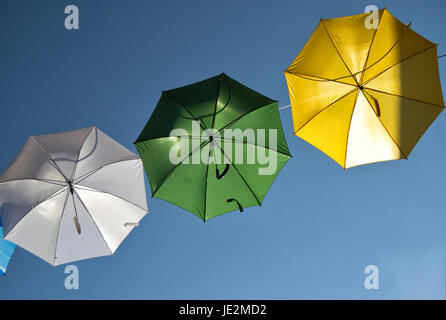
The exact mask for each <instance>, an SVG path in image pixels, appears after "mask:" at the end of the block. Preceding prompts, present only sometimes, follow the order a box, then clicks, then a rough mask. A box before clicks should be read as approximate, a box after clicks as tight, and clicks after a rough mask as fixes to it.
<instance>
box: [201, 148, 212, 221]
mask: <svg viewBox="0 0 446 320" xmlns="http://www.w3.org/2000/svg"><path fill="white" fill-rule="evenodd" d="M209 150H210V149H209ZM208 173H209V161H208V163H207V165H206V177H205V180H204V213H203V221H204V222H206V212H207V197H208Z"/></svg>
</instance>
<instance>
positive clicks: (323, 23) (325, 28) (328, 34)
mask: <svg viewBox="0 0 446 320" xmlns="http://www.w3.org/2000/svg"><path fill="white" fill-rule="evenodd" d="M322 25H323V26H324V30H325V32H326V33H327V36H328V38H329V39H330V42H331V44H332V45H333V47H334V48H335V50H336V52H337V53H338V55H339V58H341V60H342V62H343V63H344V65H345V67H346V68H347V70H348V72H350V75H351V77H352V78H353V80H355V82H356V84H358V85H359V83H358V81H357V80H356V78H355V77H354V76H353V74H352V72H351V71H350V69H349V67H348V66H347V64H346V63H345V61H344V59H343V58H342V56H341V54H340V53H339V50H338V48H337V47H336V45H335V44H334V42H333V39H332V38H331V36H330V33H329V32H328V30H327V27H326V26H325V22H324V21H322Z"/></svg>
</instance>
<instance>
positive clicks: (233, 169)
mask: <svg viewBox="0 0 446 320" xmlns="http://www.w3.org/2000/svg"><path fill="white" fill-rule="evenodd" d="M135 144H136V148H137V150H138V152H139V154H140V156H141V158H142V161H143V164H144V168H145V170H146V172H147V176H148V179H149V183H150V188H151V190H152V197H156V198H159V199H163V200H165V201H168V202H170V203H173V204H175V205H177V206H179V207H181V208H184V209H186V210H188V211H190V212H191V213H193V214H194V215H196V216H197V217H199V218H201V219H203V220H204V221H206V220H209V219H211V218H214V217H216V216H218V215H221V214H224V213H227V212H231V211H234V210H239V211H241V212H243V210H244V208H247V207H251V206H256V205H261V204H262V201H263V199H264V198H265V196H266V194H267V192H268V190H269V188H270V187H271V184H272V183H273V181H274V179H275V178H276V177H277V175H278V173H279V171H280V170H281V169H282V167H283V166H284V165H285V163H286V162H287V161H288V160H289V158H290V157H291V156H290V153H289V150H288V146H287V143H286V140H285V136H284V133H283V129H282V125H281V122H280V116H279V111H278V108H277V101H274V100H272V99H270V98H267V97H265V96H263V95H261V94H260V93H258V92H256V91H254V90H251V89H249V88H247V87H246V86H244V85H242V84H241V83H239V82H237V81H235V80H234V79H231V78H230V77H228V76H227V75H225V74H221V75H218V76H216V77H213V78H210V79H207V80H203V81H200V82H197V83H194V84H191V85H188V86H185V87H181V88H177V89H173V90H169V91H163V93H162V95H161V98H160V100H159V102H158V104H157V106H156V108H155V111H154V112H153V114H152V116H151V117H150V119H149V121H148V122H147V124H146V126H145V128H144V130H143V131H142V133H141V134H140V136H139V138H138V140H136V142H135Z"/></svg>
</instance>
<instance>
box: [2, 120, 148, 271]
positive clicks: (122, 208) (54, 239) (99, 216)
mask: <svg viewBox="0 0 446 320" xmlns="http://www.w3.org/2000/svg"><path fill="white" fill-rule="evenodd" d="M0 204H1V207H0V216H1V219H2V221H3V228H4V234H5V239H7V240H9V241H11V242H13V243H15V244H17V245H19V246H21V247H23V248H24V249H26V250H28V251H30V252H31V253H33V254H35V255H37V256H39V257H40V258H42V259H44V260H45V261H47V262H48V263H50V264H52V265H60V264H64V263H68V262H72V261H77V260H83V259H88V258H93V257H99V256H105V255H110V254H113V253H114V252H115V250H116V249H117V248H118V246H119V245H120V244H121V242H122V241H123V240H124V239H125V238H126V236H127V235H128V234H129V233H130V231H131V230H132V229H133V228H134V227H135V226H136V225H137V224H138V222H139V221H140V219H141V218H142V217H143V216H144V215H145V214H146V213H147V201H146V194H145V185H144V174H143V167H142V162H141V159H139V157H138V156H137V155H135V154H134V153H132V152H130V151H129V150H127V149H126V148H124V147H123V146H121V145H120V144H119V143H117V142H116V141H114V140H113V139H111V138H110V137H108V136H107V135H106V134H104V133H103V132H102V131H100V130H99V129H97V128H96V127H91V128H86V129H80V130H75V131H69V132H62V133H56V134H48V135H39V136H32V137H30V138H29V139H28V141H27V142H26V144H25V146H24V147H23V149H22V150H21V151H20V153H19V154H18V156H17V157H16V158H15V160H14V161H13V162H12V163H11V165H10V166H9V167H8V168H7V169H6V171H5V172H4V173H3V174H2V175H1V176H0Z"/></svg>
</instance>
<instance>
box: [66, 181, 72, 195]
mask: <svg viewBox="0 0 446 320" xmlns="http://www.w3.org/2000/svg"><path fill="white" fill-rule="evenodd" d="M67 184H68V189H69V190H70V192H71V193H73V181H72V180H68V181H67Z"/></svg>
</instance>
